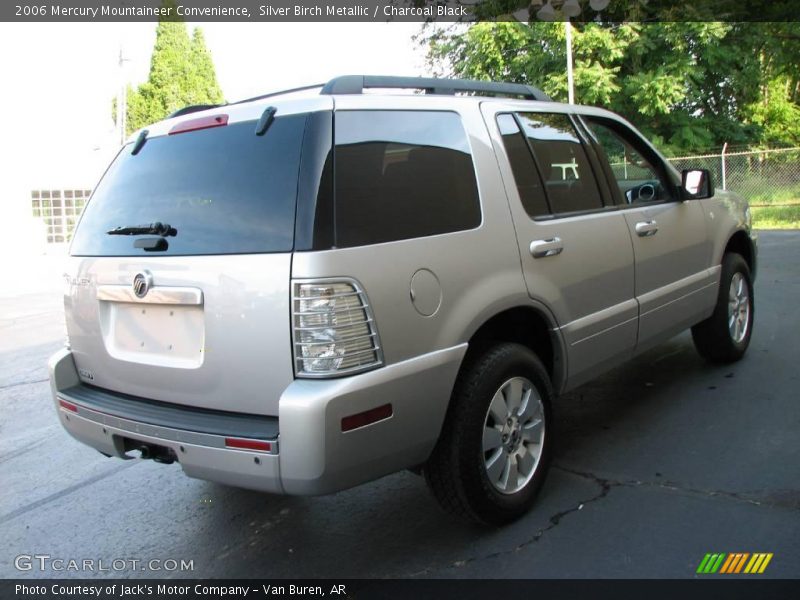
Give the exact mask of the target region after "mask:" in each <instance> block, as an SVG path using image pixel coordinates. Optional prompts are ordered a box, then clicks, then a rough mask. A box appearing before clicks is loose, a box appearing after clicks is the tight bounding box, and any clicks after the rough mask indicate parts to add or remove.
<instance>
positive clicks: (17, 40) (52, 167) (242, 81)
mask: <svg viewBox="0 0 800 600" xmlns="http://www.w3.org/2000/svg"><path fill="white" fill-rule="evenodd" d="M196 25H199V26H200V27H201V28H202V29H203V32H204V34H205V37H206V43H207V45H208V47H209V50H210V51H211V54H212V57H213V59H214V64H215V67H216V72H217V78H218V80H219V83H220V85H221V87H222V91H223V93H224V94H225V97H226V99H227V100H229V101H233V100H239V99H242V98H247V97H250V96H255V95H258V94H263V93H267V92H270V91H275V90H280V89H286V88H291V87H297V86H301V85H307V84H312V83H319V82H324V81H327V80H328V79H330V78H332V77H334V76H336V75H347V74H362V73H363V74H383V75H424V74H426V69H425V66H424V51H423V49H421V48H420V47H419V46H418V45H417V44H416V43H415V42H413V41H412V39H411V38H412V36H413V35H414V34H415V33H417V32H419V30H420V24H419V23H202V24H194V23H189V24H188V26H189V28H190V30H191V29H192V28H193V27H194V26H196ZM154 40H155V23H2V24H0V81H2V86H1V90H0V118H2V119H3V125H2V127H3V137H4V144H0V148H2V149H1V150H0V165H5V166H6V167H5V168H3V169H2V170H3V171H6V175H10V176H11V177H12V179H14V180H16V182H17V186H16V187H19V188H20V189H24V188H26V187H27V189H28V190H29V189H31V188H32V187H48V186H54V187H55V186H62V185H63V186H67V187H68V186H76V187H93V186H94V183H95V182H96V179H97V177H99V176H100V175H101V174H102V169H103V168H104V167H105V166H106V164H107V163H108V161H109V160H110V158H111V157H113V155H114V154H115V152H116V147H117V144H116V138H115V136H114V130H113V123H112V121H111V102H112V99H113V98H114V96H115V94H116V93H117V90H118V89H119V88H120V85H121V84H122V81H123V79H124V80H125V81H126V82H129V83H132V84H134V85H136V84H138V83H141V82H142V81H144V80H145V79H146V78H147V73H148V70H149V66H150V54H151V52H152V48H153V42H154ZM120 48H122V51H123V55H124V57H125V58H126V59H127V60H126V62H125V63H124V67H123V68H122V69H121V68H120V66H119V53H120ZM8 166H12V168H10V169H8V170H7V168H8ZM6 180H7V181H6V182H7V183H8V177H6ZM87 180H88V181H87ZM34 182H36V183H34ZM11 187H15V186H14V185H13V182H12V185H11Z"/></svg>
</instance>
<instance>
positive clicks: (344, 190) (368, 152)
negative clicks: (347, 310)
mask: <svg viewBox="0 0 800 600" xmlns="http://www.w3.org/2000/svg"><path fill="white" fill-rule="evenodd" d="M335 119H336V122H335V127H334V132H335V134H334V135H335V144H336V145H335V161H334V164H335V175H334V181H335V183H334V187H335V202H336V217H335V221H336V245H337V246H339V247H347V246H361V245H364V244H375V243H380V242H389V241H393V240H402V239H408V238H415V237H422V236H428V235H436V234H440V233H448V232H452V231H460V230H464V229H472V228H474V227H477V226H478V225H480V222H481V213H480V203H479V201H478V190H477V185H476V181H475V173H474V169H473V165H472V156H471V155H470V150H469V144H468V143H467V136H466V133H465V131H464V128H463V126H462V124H461V119H460V117H459V116H458V115H457V114H455V113H448V112H420V111H342V112H337V113H336V117H335Z"/></svg>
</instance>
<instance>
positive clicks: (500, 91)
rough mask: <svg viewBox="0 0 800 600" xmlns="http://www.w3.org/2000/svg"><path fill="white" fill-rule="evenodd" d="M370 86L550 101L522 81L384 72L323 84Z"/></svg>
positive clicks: (351, 88) (345, 90)
mask: <svg viewBox="0 0 800 600" xmlns="http://www.w3.org/2000/svg"><path fill="white" fill-rule="evenodd" d="M368 88H390V89H392V88H393V89H401V88H406V89H420V90H423V91H424V92H425V93H426V94H447V95H453V94H455V93H456V92H476V93H478V94H492V95H498V96H518V97H522V98H523V99H525V100H542V101H545V102H550V101H551V98H550V96H548V95H547V94H545V93H544V92H543V91H542V90H540V89H538V88H535V87H533V86H531V85H525V84H522V83H496V82H492V81H475V80H471V79H437V78H433V77H390V76H384V75H344V76H342V77H335V78H334V79H331V80H330V81H329V82H328V83H326V84H325V85H324V86H322V91H321V92H320V93H321V94H328V95H330V94H362V93H364V90H365V89H368Z"/></svg>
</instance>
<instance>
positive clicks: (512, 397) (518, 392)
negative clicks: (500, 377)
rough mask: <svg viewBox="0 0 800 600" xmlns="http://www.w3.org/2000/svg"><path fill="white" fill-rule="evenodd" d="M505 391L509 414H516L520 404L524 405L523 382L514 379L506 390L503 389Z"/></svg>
mask: <svg viewBox="0 0 800 600" xmlns="http://www.w3.org/2000/svg"><path fill="white" fill-rule="evenodd" d="M503 391H504V392H505V397H506V404H507V405H508V411H509V413H511V414H515V413H516V412H517V410H518V409H519V407H520V404H522V380H521V379H517V378H515V379H512V380H511V381H509V382H508V384H507V385H506V386H505V388H503Z"/></svg>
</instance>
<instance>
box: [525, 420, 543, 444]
mask: <svg viewBox="0 0 800 600" xmlns="http://www.w3.org/2000/svg"><path fill="white" fill-rule="evenodd" d="M543 426H544V421H543V420H542V419H534V420H533V421H531V422H530V423H526V424H525V425H524V426H523V427H522V430H521V432H520V433H521V434H522V439H523V440H525V441H527V442H531V443H534V444H538V443H539V442H540V441H541V437H542V428H543Z"/></svg>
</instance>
